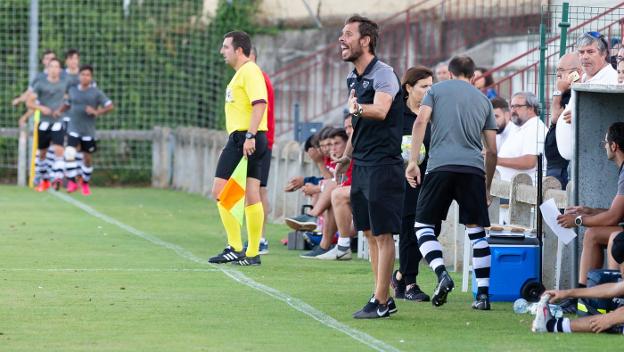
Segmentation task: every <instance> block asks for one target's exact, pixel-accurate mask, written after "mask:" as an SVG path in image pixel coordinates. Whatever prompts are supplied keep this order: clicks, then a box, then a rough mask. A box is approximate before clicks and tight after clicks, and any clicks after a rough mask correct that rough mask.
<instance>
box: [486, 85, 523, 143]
mask: <svg viewBox="0 0 624 352" xmlns="http://www.w3.org/2000/svg"><path fill="white" fill-rule="evenodd" d="M491 102H492V107H493V108H494V118H495V119H496V126H497V127H498V130H496V150H498V151H500V150H501V148H502V146H503V143H505V141H506V140H507V138H508V137H509V136H510V135H511V134H513V133H514V132H516V131H517V130H518V126H516V124H515V123H513V122H511V111H510V110H509V103H507V100H505V99H504V98H501V97H496V98H494V99H492V100H491Z"/></svg>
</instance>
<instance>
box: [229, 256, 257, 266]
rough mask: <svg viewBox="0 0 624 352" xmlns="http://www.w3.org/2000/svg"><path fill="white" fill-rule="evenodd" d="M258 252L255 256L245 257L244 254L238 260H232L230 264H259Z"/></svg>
mask: <svg viewBox="0 0 624 352" xmlns="http://www.w3.org/2000/svg"><path fill="white" fill-rule="evenodd" d="M260 264H262V263H261V262H260V254H258V255H257V256H255V257H247V256H245V257H244V258H243V259H241V260H239V261H235V262H232V265H240V266H248V265H260Z"/></svg>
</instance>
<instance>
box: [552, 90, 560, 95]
mask: <svg viewBox="0 0 624 352" xmlns="http://www.w3.org/2000/svg"><path fill="white" fill-rule="evenodd" d="M559 96H561V92H560V91H558V90H556V91H554V92H553V97H559Z"/></svg>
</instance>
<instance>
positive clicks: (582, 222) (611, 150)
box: [557, 122, 624, 306]
mask: <svg viewBox="0 0 624 352" xmlns="http://www.w3.org/2000/svg"><path fill="white" fill-rule="evenodd" d="M604 148H605V150H606V152H607V158H608V159H609V160H613V162H614V163H615V164H616V165H617V166H618V167H619V178H618V189H617V194H616V195H615V197H614V198H613V201H612V202H611V207H610V208H609V209H595V208H588V207H584V206H576V207H571V208H568V209H566V211H565V213H564V214H563V215H559V217H557V221H558V222H559V224H560V225H561V226H563V227H568V228H571V227H576V226H585V227H586V228H587V229H586V231H585V235H584V236H583V250H582V252H581V263H580V267H579V282H578V287H585V285H586V284H587V273H588V272H589V271H590V270H592V269H596V268H601V267H602V263H603V262H604V258H603V253H602V250H603V247H605V246H606V245H607V243H608V241H609V236H610V235H611V234H612V233H613V232H616V231H621V228H620V227H619V226H617V225H618V223H619V222H620V221H622V219H623V218H624V170H622V166H624V122H616V123H614V124H612V125H611V126H609V129H608V131H607V135H606V138H605V140H604ZM609 267H610V268H614V264H613V263H612V262H610V264H609ZM571 306H576V304H571Z"/></svg>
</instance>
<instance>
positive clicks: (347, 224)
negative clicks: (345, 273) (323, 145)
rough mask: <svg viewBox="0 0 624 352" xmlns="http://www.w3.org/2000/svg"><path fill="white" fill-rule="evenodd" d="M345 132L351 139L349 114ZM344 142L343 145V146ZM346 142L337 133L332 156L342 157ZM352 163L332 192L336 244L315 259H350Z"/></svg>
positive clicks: (346, 119)
mask: <svg viewBox="0 0 624 352" xmlns="http://www.w3.org/2000/svg"><path fill="white" fill-rule="evenodd" d="M344 126H345V132H346V133H347V136H349V137H351V133H353V125H352V124H351V114H348V115H347V116H346V118H345V120H344ZM343 142H344V145H343ZM346 143H347V140H345V139H344V136H343V135H342V134H341V133H337V134H336V136H335V137H334V149H333V151H332V155H337V156H338V157H340V156H342V154H343V153H344V149H345V148H346ZM352 168H353V161H352V162H351V164H349V168H348V169H347V172H346V173H345V174H344V178H343V182H342V183H340V184H339V185H338V187H336V189H334V190H333V191H332V195H331V207H332V210H333V212H334V218H335V219H336V226H337V227H338V234H339V235H340V237H338V243H337V244H336V246H334V247H333V248H332V249H330V250H329V251H327V252H325V253H324V254H321V255H318V256H316V259H322V260H349V259H351V237H353V236H355V233H356V231H355V227H354V226H353V213H352V211H351V196H350V194H351V170H352Z"/></svg>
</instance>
